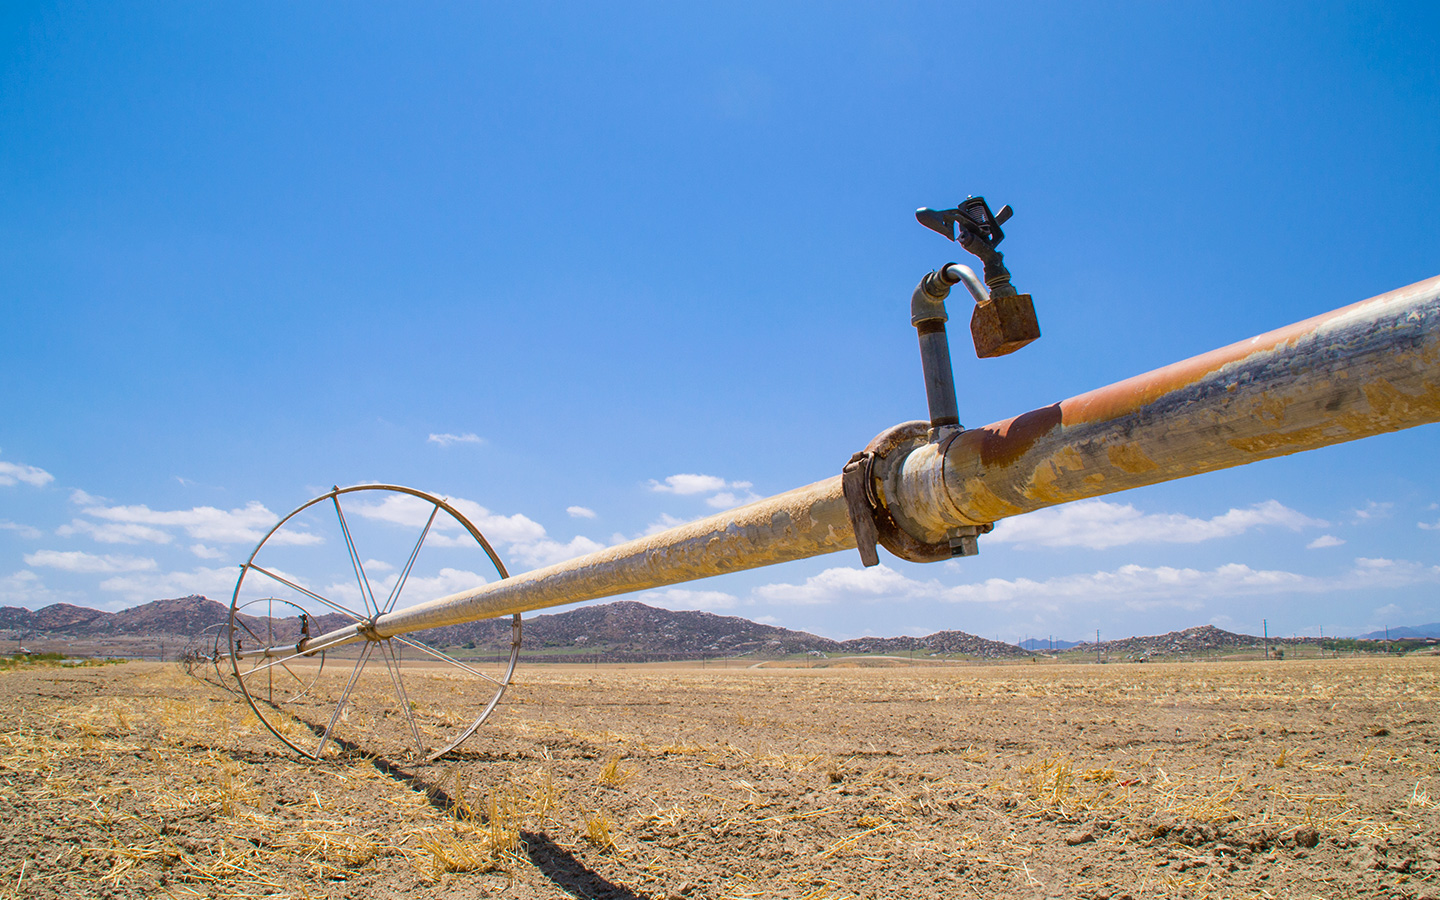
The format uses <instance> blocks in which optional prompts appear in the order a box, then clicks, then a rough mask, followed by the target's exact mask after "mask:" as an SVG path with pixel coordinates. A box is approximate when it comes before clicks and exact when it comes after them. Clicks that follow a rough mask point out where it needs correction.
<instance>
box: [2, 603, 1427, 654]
mask: <svg viewBox="0 0 1440 900" xmlns="http://www.w3.org/2000/svg"><path fill="white" fill-rule="evenodd" d="M252 609H257V610H258V609H259V607H258V606H257V607H252ZM229 615H230V609H229V607H228V606H226V605H225V604H222V603H217V602H215V601H214V600H210V599H208V598H206V597H202V596H200V595H192V596H189V597H177V598H174V599H170V600H156V601H154V602H152V603H146V604H143V605H141V606H135V607H132V608H130V609H126V610H122V611H121V612H118V613H110V612H102V611H100V610H96V609H86V608H84V607H80V606H72V605H70V604H68V603H56V604H54V605H52V606H47V607H45V608H44V609H40V610H33V611H32V610H28V609H20V608H16V607H9V606H7V607H3V608H0V631H3V632H6V633H7V636H8V637H10V638H11V639H18V638H19V637H21V636H22V635H25V634H34V635H40V636H46V637H50V638H52V639H57V640H78V641H86V640H95V639H108V638H141V639H146V640H157V639H158V640H166V639H179V640H180V641H182V642H183V641H184V640H186V639H189V638H192V637H194V636H196V635H198V634H199V633H200V632H201V631H202V630H203V629H205V628H206V627H207V626H209V625H212V624H215V623H217V622H225V621H228V619H229ZM349 622H350V619H349V618H348V617H346V616H344V615H341V614H339V613H329V614H327V615H324V616H317V617H316V618H315V619H314V621H313V622H312V623H311V633H312V634H321V633H324V632H326V631H329V630H331V629H335V628H339V627H341V626H344V625H346V624H348V623H349ZM244 623H245V624H246V625H247V626H248V628H249V629H250V631H251V633H252V634H253V635H254V636H255V637H254V639H255V640H261V641H264V642H267V643H268V642H270V641H272V640H273V641H275V642H277V643H288V642H290V641H293V640H296V639H297V638H298V637H299V633H300V624H299V620H298V619H295V618H289V619H274V620H266V619H263V618H251V617H249V616H246V617H244ZM412 637H414V638H417V639H419V640H421V641H424V642H425V643H428V644H431V645H433V646H438V647H459V646H462V645H473V646H474V647H475V648H476V649H479V650H487V651H493V652H495V653H505V652H508V651H509V647H510V622H509V619H486V620H482V621H479V622H469V623H466V624H463V625H449V626H446V627H444V628H433V629H430V630H428V631H422V632H418V633H416V634H414V635H412ZM1384 637H1385V633H1384V632H1383V631H1381V632H1373V633H1371V634H1367V635H1362V636H1361V639H1363V640H1383V639H1384ZM1390 637H1391V638H1392V639H1401V638H1416V637H1419V638H1425V637H1437V638H1440V624H1431V625H1420V626H1408V627H1396V628H1391V629H1390ZM1318 640H1319V639H1318V638H1280V637H1272V638H1271V639H1270V643H1271V645H1272V646H1273V645H1286V644H1296V643H1316V642H1318ZM243 642H244V643H245V644H247V645H248V644H250V643H251V638H245V639H244V640H243ZM1263 643H1264V641H1263V639H1262V638H1259V637H1256V636H1254V635H1246V634H1235V633H1233V632H1229V631H1225V630H1223V629H1220V628H1216V627H1215V626H1213V625H1201V626H1198V627H1195V628H1187V629H1185V630H1184V631H1172V632H1170V633H1168V634H1161V635H1153V636H1147V637H1128V638H1122V639H1119V640H1112V641H1103V642H1101V643H1100V645H1099V649H1100V651H1101V652H1102V653H1104V654H1105V655H1107V656H1176V655H1186V654H1191V653H1201V652H1210V651H1223V650H1232V649H1245V648H1259V647H1261V646H1262V645H1263ZM1049 646H1050V642H1049V641H1042V640H1039V639H1031V640H1028V641H1025V642H1024V643H1023V644H1022V645H1020V646H1017V645H1015V644H1006V643H1002V642H1000V641H991V640H986V639H985V638H981V637H977V636H975V635H973V634H969V633H967V632H964V631H939V632H936V633H935V634H931V635H926V636H925V637H863V638H855V639H853V640H848V641H835V640H831V639H830V638H825V637H820V636H819V635H814V634H810V633H809V632H805V631H792V630H790V629H788V628H779V627H777V626H774V625H763V624H761V623H759V622H752V621H750V620H749V619H743V618H740V617H739V616H718V615H715V614H714V613H708V612H696V611H691V610H680V611H673V610H668V609H657V608H655V607H653V606H646V605H645V604H643V603H638V602H636V601H634V600H620V601H617V602H614V603H602V604H596V605H592V606H582V607H579V608H577V609H572V610H568V611H566V612H561V613H552V614H546V615H538V616H530V617H527V618H526V619H525V627H524V649H525V651H526V652H527V653H531V654H541V655H552V654H553V655H556V656H557V657H559V658H566V657H569V658H573V657H575V656H576V655H577V654H578V655H581V656H586V657H589V656H590V655H591V654H593V655H595V656H599V657H601V658H603V659H610V660H644V659H700V658H702V657H712V658H713V657H725V656H767V657H770V656H788V655H794V654H803V653H817V654H821V653H823V654H826V655H830V656H835V655H846V654H857V655H858V654H874V655H881V656H903V655H909V656H916V655H919V654H923V655H926V656H929V655H932V654H945V655H964V656H970V657H976V658H980V659H1011V658H1017V657H1027V656H1030V655H1031V654H1032V652H1038V651H1044V650H1047V649H1048V648H1049ZM1054 646H1055V648H1056V649H1057V650H1062V649H1063V650H1080V651H1086V652H1090V653H1094V652H1095V650H1096V645H1095V644H1094V643H1093V642H1087V641H1080V642H1075V641H1055V642H1054Z"/></svg>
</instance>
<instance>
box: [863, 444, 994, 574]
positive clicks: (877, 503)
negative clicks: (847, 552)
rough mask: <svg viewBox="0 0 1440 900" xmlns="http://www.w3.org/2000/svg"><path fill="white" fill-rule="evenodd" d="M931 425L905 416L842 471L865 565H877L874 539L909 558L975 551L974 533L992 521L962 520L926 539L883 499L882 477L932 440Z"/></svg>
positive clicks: (931, 558)
mask: <svg viewBox="0 0 1440 900" xmlns="http://www.w3.org/2000/svg"><path fill="white" fill-rule="evenodd" d="M933 432H934V429H933V428H931V426H930V423H929V422H904V423H902V424H900V425H896V426H895V427H893V428H888V429H886V430H885V431H882V432H880V433H879V434H878V435H876V436H875V438H874V439H873V440H871V441H870V443H869V444H867V445H866V447H865V449H864V450H863V451H862V452H860V453H857V454H855V455H854V456H853V457H851V458H850V462H849V463H847V464H846V466H845V470H844V473H843V475H842V476H841V488H842V489H843V491H844V493H845V508H846V512H848V513H849V516H850V524H851V526H852V527H853V529H854V531H855V545H856V547H858V548H859V550H860V561H861V562H862V563H864V564H865V565H866V566H867V567H869V566H874V565H878V564H879V563H880V555H879V553H877V552H876V550H875V545H876V544H877V543H878V544H879V545H880V546H882V547H884V548H885V549H886V550H889V551H890V552H891V553H893V554H895V555H896V556H898V557H900V558H901V559H908V560H910V561H911V562H942V561H944V560H947V559H954V558H955V557H957V556H974V555H975V554H977V553H979V552H980V548H979V544H978V543H977V541H976V539H977V538H978V537H979V536H980V535H982V534H985V533H986V532H988V531H990V530H991V529H993V528H994V527H995V526H994V525H991V524H988V523H987V524H984V525H960V526H957V527H955V528H952V529H950V530H949V531H948V532H947V533H946V535H945V538H944V540H941V541H925V540H921V539H920V538H917V537H915V535H914V533H913V531H912V530H911V529H908V528H906V527H905V524H904V519H905V516H904V514H903V513H900V512H898V511H897V510H894V509H892V508H891V506H890V505H889V504H888V503H887V502H886V497H887V491H886V489H885V485H886V483H887V482H888V481H889V480H890V473H892V472H895V471H898V470H899V469H900V468H901V467H902V466H903V465H904V461H905V458H906V457H908V456H909V455H910V454H911V453H913V452H914V451H915V450H916V449H918V448H920V447H924V446H928V445H930V444H931V443H932V440H931V436H932V434H933ZM960 434H961V431H960V429H959V428H952V429H949V430H948V437H947V438H946V439H945V441H944V442H943V443H942V446H946V445H948V444H949V442H950V441H951V440H953V439H954V438H955V437H957V436H959V435H960Z"/></svg>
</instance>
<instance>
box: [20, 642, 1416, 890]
mask: <svg viewBox="0 0 1440 900" xmlns="http://www.w3.org/2000/svg"><path fill="white" fill-rule="evenodd" d="M1437 676H1440V658H1436V657H1423V658H1413V657H1412V658H1404V659H1393V658H1392V659H1359V660H1318V661H1305V662H1299V661H1286V662H1270V663H1265V662H1243V663H1228V662H1212V663H1190V664H1151V665H1143V666H1142V665H1105V666H1097V665H1088V666H1078V665H1076V666H1061V665H1053V664H1049V665H1047V664H1043V663H1034V664H1015V665H990V666H969V665H954V666H945V667H928V668H927V667H917V668H858V667H857V668H815V669H806V668H758V669H756V668H717V667H715V666H714V665H713V664H712V665H710V666H708V667H703V668H702V667H700V666H670V667H648V666H633V667H622V666H600V667H591V666H578V665H570V666H548V667H547V666H525V665H522V667H521V669H520V670H519V673H518V679H517V683H516V684H515V685H514V686H513V687H512V689H511V691H510V692H509V693H508V694H507V695H506V697H505V699H504V701H503V702H502V703H501V705H500V707H499V710H498V711H497V712H496V714H495V715H494V717H493V718H492V719H491V720H490V721H489V722H488V723H486V724H485V725H484V726H483V727H482V728H481V729H480V731H479V732H478V733H477V734H476V735H475V737H474V738H473V739H472V740H471V741H470V742H469V743H468V744H466V745H465V746H464V748H463V749H462V752H460V753H458V754H456V755H452V757H450V758H447V759H442V760H440V761H439V762H436V763H432V764H423V765H410V764H405V763H403V762H398V761H394V760H387V759H385V758H376V757H372V756H367V755H365V754H363V753H359V752H355V751H353V750H352V751H346V752H344V753H341V754H339V755H337V756H335V757H333V758H330V759H326V760H324V761H321V762H307V761H304V760H301V759H298V758H296V757H295V756H294V755H292V754H290V753H289V752H288V751H284V749H283V748H282V747H281V746H280V745H279V744H278V743H277V742H276V741H275V740H274V738H273V737H272V736H271V735H270V734H269V733H268V732H266V731H264V730H263V729H262V728H261V727H260V726H259V725H258V724H257V722H256V720H255V718H254V717H253V715H252V714H251V712H250V710H249V709H248V707H246V706H245V704H244V703H243V701H241V700H239V699H237V698H236V697H235V696H233V695H231V694H229V693H226V692H224V691H222V690H220V689H218V688H216V687H215V686H213V685H211V684H208V683H206V682H204V681H202V680H199V679H196V678H193V677H188V676H186V675H185V674H184V673H183V672H181V671H180V670H179V669H178V668H177V667H175V666H174V665H159V664H153V663H130V664H125V665H115V666H105V667H97V668H61V667H43V666H35V667H21V668H17V669H14V670H11V671H6V672H0V693H3V703H0V710H3V711H0V723H3V724H0V815H3V825H0V896H10V897H27V898H51V897H54V898H60V897H76V896H82V897H123V898H141V897H144V898H147V900H154V898H162V897H176V898H188V897H274V898H279V897H357V898H359V897H364V898H379V900H389V898H419V897H430V896H436V895H442V896H446V897H491V896H495V897H515V898H565V897H585V898H625V900H630V898H670V897H678V898H685V900H702V898H717V900H718V898H752V897H789V898H809V900H820V898H843V897H887V898H932V897H933V898H940V897H945V898H949V897H985V898H989V897H1078V898H1094V900H1098V898H1109V900H1119V898H1123V897H1127V896H1128V897H1131V898H1134V900H1140V898H1152V897H1257V898H1259V897H1440V810H1437V807H1436V804H1437V802H1440V778H1437V768H1440V726H1437V724H1436V721H1437V714H1440V711H1437V707H1436V703H1437V699H1440V684H1437ZM426 684H427V678H426V677H425V676H424V674H423V673H418V674H417V675H416V677H415V678H408V679H407V685H408V686H409V690H410V697H411V700H412V702H414V703H415V704H417V706H418V705H423V704H425V703H426V702H427V699H426V696H427V695H426V691H427V687H426ZM436 690H439V688H438V687H437V688H436Z"/></svg>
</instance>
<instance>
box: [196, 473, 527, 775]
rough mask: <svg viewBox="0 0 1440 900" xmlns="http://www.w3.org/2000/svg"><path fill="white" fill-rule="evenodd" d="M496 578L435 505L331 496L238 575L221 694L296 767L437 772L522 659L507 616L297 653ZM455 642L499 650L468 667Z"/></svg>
mask: <svg viewBox="0 0 1440 900" xmlns="http://www.w3.org/2000/svg"><path fill="white" fill-rule="evenodd" d="M497 577H498V578H505V577H507V572H506V571H505V566H504V564H503V563H501V561H500V558H499V557H498V556H497V555H496V553H495V551H494V549H493V548H491V546H490V544H489V542H488V541H486V540H485V537H484V536H483V535H482V534H481V533H480V531H479V529H477V528H476V527H475V525H474V524H473V523H472V522H471V521H470V520H469V519H467V518H466V517H465V515H464V514H463V513H462V512H461V511H460V510H459V509H457V508H456V507H455V506H454V505H452V504H451V503H449V502H447V501H446V500H444V499H441V498H439V497H436V496H434V495H432V494H428V493H425V492H424V491H418V490H415V489H413V488H406V487H399V486H397V485H387V484H364V485H356V486H354V487H347V488H339V487H337V488H334V489H332V490H330V491H328V492H326V493H324V494H321V495H320V496H319V497H316V498H315V499H313V500H311V501H309V502H308V503H305V504H303V505H302V506H300V507H298V508H297V509H295V510H294V511H293V512H291V513H290V514H289V515H287V516H285V517H284V518H283V519H281V520H280V522H279V523H278V524H276V525H275V527H274V528H272V529H271V530H270V532H269V533H267V534H266V535H265V537H264V538H263V539H262V540H261V541H260V543H259V545H257V546H256V548H255V552H254V553H252V554H251V555H250V558H249V559H248V560H247V561H246V562H245V563H244V564H243V565H242V566H241V571H240V578H239V580H238V581H237V582H236V585H235V594H234V596H233V597H232V599H231V604H230V620H229V623H228V626H227V629H226V636H225V644H224V647H223V648H222V651H223V652H224V654H225V656H226V658H227V660H228V664H229V665H228V667H227V668H228V669H229V670H230V672H229V674H230V675H231V676H232V678H231V679H228V680H230V683H231V685H232V686H237V687H238V688H239V690H240V692H241V694H242V695H243V696H244V697H245V699H246V702H247V703H249V705H250V707H251V709H253V710H254V711H255V714H256V715H257V716H258V717H259V719H260V721H261V722H262V723H263V724H264V725H265V727H266V728H267V729H268V730H269V731H270V732H271V733H272V734H274V735H275V737H277V738H278V739H279V740H280V741H281V742H282V743H284V744H285V745H286V746H288V747H290V748H291V749H292V750H294V751H296V752H297V753H300V754H302V755H304V756H308V757H311V758H315V759H319V758H322V757H328V756H333V755H337V754H341V753H346V752H359V753H364V754H369V755H377V756H383V757H386V758H392V759H404V760H426V761H429V760H434V759H436V758H437V757H439V756H441V755H443V754H445V753H447V752H450V751H452V750H454V749H455V748H456V747H458V746H459V745H460V744H461V743H463V742H464V741H465V740H466V739H467V738H469V737H470V736H471V735H472V734H473V733H474V732H475V730H476V729H477V728H478V727H479V726H480V725H481V724H482V723H483V722H484V721H485V719H486V718H488V717H489V716H490V714H491V713H492V712H493V711H494V710H495V707H496V705H497V704H498V703H499V702H500V698H501V696H502V695H503V694H504V692H505V688H506V687H507V686H508V685H509V683H510V680H511V677H512V676H513V674H514V671H515V663H516V660H517V659H518V657H519V652H520V616H519V615H518V614H517V615H514V616H508V617H504V618H502V619H497V620H489V621H485V622H477V623H470V624H469V625H464V626H451V627H450V628H445V629H432V630H430V631H425V632H419V633H416V634H400V635H393V636H390V637H379V636H378V635H375V634H374V632H373V631H370V630H369V629H368V628H367V629H364V632H365V633H367V634H368V635H369V636H368V637H361V636H357V637H356V639H355V640H354V641H353V642H352V643H349V644H347V645H344V646H330V647H329V648H327V649H326V650H324V651H321V652H307V651H306V650H305V644H304V643H303V642H304V641H305V640H306V639H307V633H308V637H310V638H313V637H317V636H319V635H321V634H324V633H326V632H329V631H332V630H334V629H337V628H342V627H347V626H353V625H356V624H361V623H368V622H369V621H370V620H372V619H373V618H374V617H375V616H377V615H381V614H383V613H386V612H390V611H392V610H395V609H401V608H404V607H406V606H409V605H413V604H415V603H420V602H425V601H428V600H431V599H434V598H435V597H439V596H444V595H446V594H449V593H453V592H454V591H457V590H462V589H465V588H470V587H474V586H476V585H478V584H480V583H483V582H486V581H489V580H491V579H492V578H497ZM307 623H308V632H307ZM462 634H473V635H477V636H478V637H477V638H476V640H477V643H476V644H471V645H470V646H472V647H473V646H478V642H479V641H485V642H486V643H489V644H492V645H493V644H494V643H496V642H498V643H499V645H500V647H501V649H500V650H499V651H498V652H491V653H486V652H484V651H480V652H479V656H478V657H477V656H476V653H475V651H469V650H461V649H459V648H458V647H456V646H453V644H458V643H459V642H460V639H459V638H458V637H457V635H462ZM507 639H508V647H506V646H504V645H505V644H506V643H507ZM447 641H448V642H450V643H447Z"/></svg>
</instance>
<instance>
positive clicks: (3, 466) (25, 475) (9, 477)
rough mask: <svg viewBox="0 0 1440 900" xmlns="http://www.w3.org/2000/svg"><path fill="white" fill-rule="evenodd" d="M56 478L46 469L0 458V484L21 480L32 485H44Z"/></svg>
mask: <svg viewBox="0 0 1440 900" xmlns="http://www.w3.org/2000/svg"><path fill="white" fill-rule="evenodd" d="M54 480H55V476H54V475H51V474H50V473H49V472H47V471H45V470H44V469H38V468H36V467H35V466H24V465H20V464H19V463H12V462H5V461H4V460H0V485H3V486H5V487H9V486H10V485H12V484H15V483H17V482H21V481H23V482H25V483H26V484H28V485H30V486H31V487H44V486H45V485H47V484H49V483H50V482H52V481H54Z"/></svg>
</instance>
